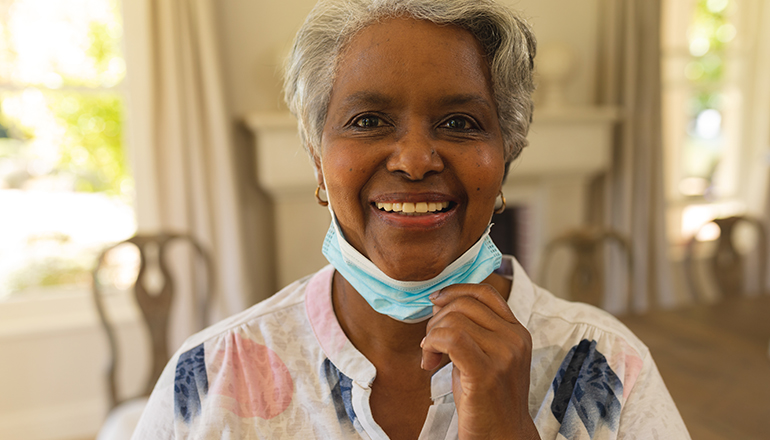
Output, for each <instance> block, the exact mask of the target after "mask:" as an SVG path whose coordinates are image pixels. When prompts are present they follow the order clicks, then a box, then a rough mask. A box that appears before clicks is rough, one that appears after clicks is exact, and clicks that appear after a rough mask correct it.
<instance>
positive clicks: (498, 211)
mask: <svg viewBox="0 0 770 440" xmlns="http://www.w3.org/2000/svg"><path fill="white" fill-rule="evenodd" d="M495 206H497V203H495ZM503 211H505V196H504V195H503V190H500V207H499V208H497V209H495V214H502V213H503Z"/></svg>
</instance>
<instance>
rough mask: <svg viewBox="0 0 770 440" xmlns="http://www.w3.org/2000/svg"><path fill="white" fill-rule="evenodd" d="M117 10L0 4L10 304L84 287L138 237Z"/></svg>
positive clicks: (61, 3) (0, 295) (103, 0)
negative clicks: (112, 247)
mask: <svg viewBox="0 0 770 440" xmlns="http://www.w3.org/2000/svg"><path fill="white" fill-rule="evenodd" d="M121 41H122V25H121V20H120V10H119V4H118V3H117V1H116V0H57V1H45V0H0V301H2V300H3V299H6V298H9V297H18V296H29V295H34V294H35V293H37V292H45V291H48V290H51V288H52V287H53V288H54V289H55V290H57V291H58V290H62V289H66V288H69V289H73V288H74V289H77V288H81V289H82V288H84V287H86V286H87V285H88V283H89V282H90V271H91V269H92V266H93V264H94V257H95V256H96V254H97V253H98V252H99V250H100V249H101V248H102V247H103V246H104V245H105V244H106V243H108V242H114V241H119V240H122V239H124V238H127V237H129V236H131V235H132V234H133V233H134V232H135V230H136V221H135V216H134V208H133V206H134V198H135V197H134V188H133V187H134V185H133V179H132V177H131V172H130V170H129V167H128V161H127V160H126V158H125V151H124V142H123V138H124V129H123V127H124V119H125V118H124V114H125V110H124V95H125V93H124V90H123V79H124V77H125V70H126V69H125V63H124V59H123V55H122V52H123V50H122V47H121Z"/></svg>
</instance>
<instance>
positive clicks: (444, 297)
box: [430, 284, 519, 323]
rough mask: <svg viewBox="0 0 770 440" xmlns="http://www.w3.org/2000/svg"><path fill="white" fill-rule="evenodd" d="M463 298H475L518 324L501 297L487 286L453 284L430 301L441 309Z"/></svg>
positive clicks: (431, 297)
mask: <svg viewBox="0 0 770 440" xmlns="http://www.w3.org/2000/svg"><path fill="white" fill-rule="evenodd" d="M463 296H469V297H471V298H475V299H476V300H478V301H479V302H481V303H482V304H484V305H486V306H487V307H489V309H491V310H492V311H493V312H494V313H495V314H497V315H498V316H500V317H502V318H503V319H505V320H506V321H508V322H512V323H518V322H519V321H518V320H517V319H516V317H515V316H514V315H513V312H512V311H511V308H510V307H508V303H507V302H506V301H505V299H504V298H503V297H502V295H500V293H499V292H498V291H497V290H496V289H495V288H494V287H492V286H491V285H489V284H453V285H451V286H447V287H444V288H443V289H441V290H439V291H437V292H434V293H432V294H431V296H430V300H431V301H432V302H433V304H434V305H436V306H438V307H441V308H443V307H445V306H446V305H447V304H449V303H451V302H452V301H454V300H456V299H457V298H460V297H463ZM434 312H436V310H435V309H434Z"/></svg>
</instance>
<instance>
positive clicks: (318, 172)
mask: <svg viewBox="0 0 770 440" xmlns="http://www.w3.org/2000/svg"><path fill="white" fill-rule="evenodd" d="M312 155H313V169H314V171H315V178H316V180H317V181H318V186H320V187H321V189H322V190H324V191H326V185H324V172H323V167H322V166H321V157H320V156H318V154H317V153H315V152H313V153H312Z"/></svg>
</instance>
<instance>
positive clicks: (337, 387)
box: [323, 359, 356, 424]
mask: <svg viewBox="0 0 770 440" xmlns="http://www.w3.org/2000/svg"><path fill="white" fill-rule="evenodd" d="M323 370H324V371H323V376H324V377H326V378H327V380H328V381H329V385H331V388H332V400H333V401H334V406H335V408H336V409H337V418H339V419H340V420H343V419H344V417H347V418H348V420H350V422H351V423H353V424H355V423H356V412H355V411H354V410H353V400H352V390H353V380H352V379H351V378H349V377H347V376H345V374H343V373H342V372H341V371H340V370H338V369H337V367H335V366H334V364H332V363H331V361H330V360H329V359H326V360H325V361H324V363H323Z"/></svg>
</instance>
